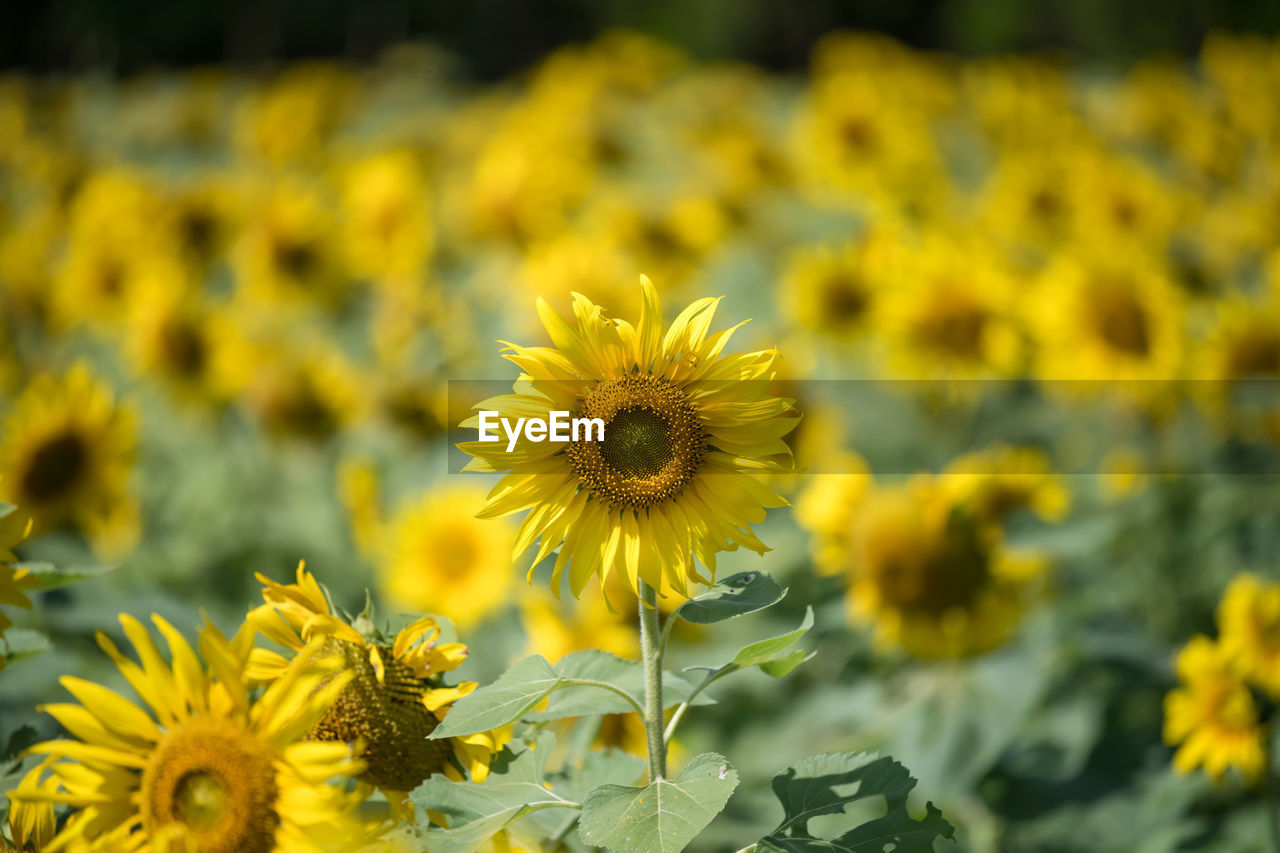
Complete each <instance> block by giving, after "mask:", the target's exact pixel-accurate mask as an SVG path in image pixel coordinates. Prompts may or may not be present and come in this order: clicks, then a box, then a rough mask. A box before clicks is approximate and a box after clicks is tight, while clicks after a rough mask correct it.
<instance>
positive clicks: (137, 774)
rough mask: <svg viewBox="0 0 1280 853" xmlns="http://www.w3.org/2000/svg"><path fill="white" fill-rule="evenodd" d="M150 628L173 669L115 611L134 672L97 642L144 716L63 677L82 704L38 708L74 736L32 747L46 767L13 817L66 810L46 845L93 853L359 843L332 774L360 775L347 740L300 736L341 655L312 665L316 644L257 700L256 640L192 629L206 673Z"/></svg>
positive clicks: (336, 688)
mask: <svg viewBox="0 0 1280 853" xmlns="http://www.w3.org/2000/svg"><path fill="white" fill-rule="evenodd" d="M152 621H153V622H154V623H155V625H156V627H157V628H158V629H159V631H160V633H161V634H162V635H163V636H164V638H165V640H166V641H167V642H168V645H169V651H170V655H171V657H172V661H173V662H172V664H170V663H166V662H165V660H164V657H163V656H162V655H161V653H160V651H159V649H158V648H157V647H156V645H155V643H154V642H153V640H152V638H151V635H150V633H149V632H148V631H147V629H146V627H145V626H144V625H143V624H142V623H141V622H138V621H137V620H135V619H133V618H132V617H130V616H127V615H121V617H120V623H121V625H122V626H123V627H124V632H125V635H126V636H127V637H128V638H129V640H130V641H131V642H132V643H133V646H134V648H135V650H136V651H137V654H138V657H139V661H140V664H139V663H135V662H134V661H132V660H130V659H129V658H127V657H125V656H124V655H122V654H121V653H120V652H119V651H118V650H117V648H116V646H115V644H114V643H112V642H111V640H110V639H108V638H107V636H106V635H105V634H103V633H102V632H99V633H98V635H97V636H98V645H99V646H101V647H102V649H103V651H105V652H106V653H107V655H108V656H110V657H111V659H112V660H113V661H114V662H115V664H116V666H117V667H118V668H119V669H120V672H121V673H122V674H123V675H124V677H125V679H126V680H127V681H128V682H129V684H130V685H131V686H132V687H133V689H134V691H135V692H136V693H137V694H138V696H139V697H141V699H142V700H143V702H144V703H145V705H146V706H147V707H146V709H144V708H141V707H139V706H138V705H135V704H134V703H132V702H130V701H128V700H127V699H125V698H124V697H122V696H120V695H119V694H117V693H115V692H113V691H111V690H108V689H107V688H105V687H101V686H99V685H97V684H94V683H92V682H89V681H84V680H82V679H79V678H73V677H70V676H65V677H63V678H62V679H61V683H62V685H63V686H64V687H65V688H66V689H67V690H68V691H70V692H71V694H72V695H73V696H75V697H76V699H78V700H79V701H80V704H62V703H60V704H54V705H45V706H43V707H42V708H41V710H43V711H45V712H46V713H48V714H50V715H51V716H52V717H54V719H56V720H57V721H58V722H59V723H60V724H61V725H62V726H64V727H65V728H66V729H67V730H68V731H69V732H71V733H72V734H73V735H74V736H75V737H76V738H77V739H75V740H54V741H47V742H45V743H40V744H37V745H36V746H34V747H32V748H31V750H30V751H31V753H32V754H34V755H37V756H45V757H46V759H47V760H46V761H45V763H43V764H41V765H39V766H37V767H36V768H35V769H33V770H32V771H30V774H29V775H28V777H27V780H26V781H25V783H24V785H22V786H19V787H18V789H16V790H14V791H11V792H10V794H9V796H10V798H11V800H12V801H13V804H14V805H13V810H14V813H15V822H17V821H24V820H27V815H29V814H31V813H33V812H34V813H35V816H36V817H39V810H40V809H42V808H46V807H47V806H46V804H49V803H61V804H64V805H69V806H71V807H72V808H73V809H74V811H73V812H72V814H71V815H70V817H68V818H67V820H66V822H65V824H64V825H63V827H62V829H61V830H60V831H59V832H58V834H57V836H56V838H54V839H53V841H52V842H51V843H52V845H53V846H54V847H58V848H60V849H62V848H67V847H69V848H70V849H79V848H78V847H77V846H76V845H77V844H81V843H84V842H88V843H89V844H91V845H93V849H95V850H96V849H103V850H137V851H155V853H159V851H166V850H171V849H184V850H185V849H198V850H201V851H208V853H254V851H261V853H270V851H314V850H328V849H337V848H339V847H341V846H346V845H343V843H342V842H344V841H354V840H355V836H356V835H357V834H358V833H359V832H360V827H359V826H358V824H356V823H355V818H354V816H353V815H352V811H353V809H354V808H355V807H356V806H357V805H358V804H359V797H358V796H357V795H355V794H352V793H348V792H347V790H346V788H345V786H343V785H341V784H331V780H341V779H343V778H344V777H350V776H353V775H355V774H357V773H359V772H360V771H361V769H362V767H363V764H362V762H361V761H360V759H359V758H358V757H357V756H356V754H355V752H354V751H353V749H352V747H351V745H350V744H348V743H332V744H317V743H311V742H307V741H304V740H302V738H303V737H304V736H305V735H306V733H307V731H308V730H309V729H310V728H311V727H312V726H313V725H314V724H315V723H316V721H317V720H319V719H320V718H321V717H322V716H323V715H324V713H325V712H326V710H327V709H328V707H329V706H330V705H332V703H333V701H334V700H335V698H336V697H337V696H338V695H339V694H340V693H341V692H342V691H343V690H344V689H345V688H346V686H347V684H348V682H349V680H350V678H351V676H350V674H348V673H345V672H341V671H340V670H339V669H338V666H339V664H338V662H337V661H336V660H333V659H332V658H327V659H320V658H319V653H320V650H319V647H320V645H321V643H319V642H317V643H315V644H312V645H311V646H309V647H307V648H306V649H305V651H304V652H303V653H301V654H299V655H298V656H297V658H295V660H294V661H293V663H291V664H289V665H288V666H287V667H286V669H285V671H283V672H281V673H280V678H279V679H278V680H277V681H276V682H275V683H274V684H272V685H271V686H270V687H268V688H267V689H266V691H265V692H264V693H262V695H261V696H259V697H257V698H256V699H255V698H254V697H253V696H252V695H251V693H250V692H249V690H248V688H247V680H246V672H247V668H248V665H249V656H250V650H251V648H252V643H253V634H252V632H250V631H248V630H242V631H240V632H239V633H238V634H237V635H236V636H235V637H233V638H231V639H230V640H228V639H227V638H226V637H225V636H223V634H222V633H221V632H219V631H218V629H216V628H214V627H213V626H212V625H209V624H206V625H205V626H204V627H203V628H202V629H201V631H200V634H199V648H200V652H201V655H202V656H203V658H204V660H205V662H206V665H207V667H208V668H207V669H206V668H205V666H202V665H201V663H200V661H199V659H198V658H197V657H196V654H195V652H194V651H193V650H192V648H191V646H189V645H188V644H187V642H186V640H184V639H183V637H182V635H181V634H180V633H179V632H178V631H177V630H175V629H174V628H173V626H172V625H170V624H169V623H168V622H166V621H165V620H163V619H161V618H160V617H159V616H153V617H152ZM46 774H52V776H51V778H52V779H54V780H56V782H55V783H53V784H50V783H49V782H48V780H47V779H44V777H45V775H46ZM41 780H43V781H41ZM28 822H30V821H28ZM348 849H350V847H348Z"/></svg>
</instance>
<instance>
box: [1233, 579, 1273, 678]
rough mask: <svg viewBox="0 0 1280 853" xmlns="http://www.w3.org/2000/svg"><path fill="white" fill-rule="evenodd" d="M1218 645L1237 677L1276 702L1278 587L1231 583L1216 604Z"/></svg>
mask: <svg viewBox="0 0 1280 853" xmlns="http://www.w3.org/2000/svg"><path fill="white" fill-rule="evenodd" d="M1218 644H1219V645H1220V646H1221V647H1222V651H1223V653H1224V654H1225V655H1227V657H1228V658H1229V659H1230V660H1231V662H1232V664H1233V665H1234V666H1235V668H1236V671H1237V672H1239V673H1240V675H1242V676H1243V677H1244V678H1246V679H1248V680H1249V681H1250V682H1252V683H1254V684H1257V685H1258V686H1260V687H1262V688H1263V689H1265V690H1266V691H1267V692H1268V693H1270V694H1271V695H1272V696H1273V697H1276V698H1280V584H1276V583H1263V582H1262V581H1261V580H1259V579H1258V577H1257V576H1255V575H1251V574H1242V575H1240V576H1238V577H1236V578H1235V579H1234V580H1232V581H1231V584H1230V585H1229V586H1228V587H1227V591H1226V592H1225V593H1223V595H1222V601H1221V602H1220V603H1219V604H1218Z"/></svg>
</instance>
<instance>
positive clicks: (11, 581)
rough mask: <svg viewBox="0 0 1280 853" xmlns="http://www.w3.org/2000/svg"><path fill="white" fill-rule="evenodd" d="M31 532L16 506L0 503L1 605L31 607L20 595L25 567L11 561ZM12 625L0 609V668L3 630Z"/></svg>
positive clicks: (25, 577) (3, 656) (25, 576)
mask: <svg viewBox="0 0 1280 853" xmlns="http://www.w3.org/2000/svg"><path fill="white" fill-rule="evenodd" d="M30 532H31V520H30V519H28V518H26V517H24V516H22V515H19V514H18V508H17V507H15V506H13V505H12V504H0V604H7V605H9V606H10V607H22V608H25V609H30V608H31V599H29V598H27V597H26V595H24V594H23V592H22V588H23V587H24V586H26V585H27V583H26V582H27V580H28V572H27V570H26V569H15V568H14V567H13V566H12V565H10V564H11V563H14V562H17V559H18V558H17V556H16V555H15V554H14V553H13V549H14V548H16V547H17V546H18V545H19V544H20V543H21V542H22V540H23V539H26V538H27V534H28V533H30ZM12 626H13V622H12V620H10V619H9V617H8V616H5V615H4V613H3V612H0V647H2V648H3V649H4V652H5V654H0V669H4V665H5V657H6V656H7V653H8V646H7V645H5V644H4V642H5V640H4V632H5V631H6V630H7V629H8V628H10V627H12Z"/></svg>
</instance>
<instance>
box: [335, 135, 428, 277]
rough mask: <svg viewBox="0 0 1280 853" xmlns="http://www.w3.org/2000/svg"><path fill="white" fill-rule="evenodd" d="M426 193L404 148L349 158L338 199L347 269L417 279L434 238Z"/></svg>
mask: <svg viewBox="0 0 1280 853" xmlns="http://www.w3.org/2000/svg"><path fill="white" fill-rule="evenodd" d="M428 198H429V196H428V193H427V186H426V177H425V175H424V174H423V167H422V164H421V163H420V162H419V158H418V157H417V156H416V155H415V154H414V153H413V152H412V151H410V150H408V149H391V150H387V151H381V152H378V153H375V154H370V155H368V156H365V157H362V158H361V159H359V160H357V161H356V162H354V163H352V164H351V165H350V167H349V168H348V169H347V172H346V176H345V182H344V185H343V199H342V200H343V212H344V214H345V228H344V230H343V236H344V237H345V240H346V246H347V255H348V263H349V265H350V267H351V269H352V270H353V271H355V272H356V273H357V274H359V275H362V276H365V277H367V278H371V279H381V278H392V279H401V278H407V277H411V278H414V281H415V283H416V276H417V274H418V273H419V271H420V270H421V269H422V266H423V264H425V263H426V261H427V258H428V257H429V256H430V253H431V249H432V243H433V239H434V237H433V233H432V226H431V213H430V209H429V206H428V205H429V202H428Z"/></svg>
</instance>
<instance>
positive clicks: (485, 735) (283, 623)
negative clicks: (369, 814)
mask: <svg viewBox="0 0 1280 853" xmlns="http://www.w3.org/2000/svg"><path fill="white" fill-rule="evenodd" d="M257 578H258V580H259V581H260V582H261V583H262V584H263V586H264V588H263V591H262V597H263V599H264V600H265V601H266V603H265V604H263V605H261V606H260V607H257V608H255V609H254V610H253V611H251V612H250V613H249V616H248V622H249V624H251V625H253V626H254V627H255V628H256V629H257V630H258V631H259V632H261V633H262V635H263V636H264V637H267V638H268V639H270V640H272V641H274V642H276V643H279V644H280V645H281V646H284V647H285V648H288V649H292V650H295V651H298V650H302V649H304V648H306V647H307V645H308V644H309V643H310V642H312V641H315V640H319V641H320V642H321V644H322V648H323V649H324V651H325V652H326V653H328V654H331V655H335V656H337V657H339V658H340V659H341V660H342V661H343V666H344V668H345V669H346V670H347V671H349V672H351V673H352V674H353V676H354V677H353V678H352V679H351V682H350V683H349V684H348V685H347V686H346V688H345V689H344V690H342V691H341V692H340V693H339V695H338V697H337V700H336V702H334V703H333V705H332V707H331V708H329V709H328V711H327V712H326V713H325V714H323V715H322V716H320V717H319V718H317V719H316V720H315V721H314V722H313V724H312V726H311V729H310V737H311V738H312V739H313V740H317V741H332V742H336V743H350V742H353V741H356V740H359V741H361V742H362V743H364V745H365V750H364V753H363V758H364V761H365V767H364V769H363V772H361V773H360V775H359V777H358V778H359V779H360V780H361V781H362V782H366V783H368V784H370V785H373V786H375V787H377V788H380V789H382V790H383V791H385V792H387V793H388V794H389V795H394V794H403V793H404V792H407V791H412V790H413V789H414V788H416V787H417V786H418V785H419V784H420V783H421V782H422V781H423V780H424V779H426V778H427V777H429V776H431V775H432V774H433V773H444V774H445V775H447V776H448V777H450V778H452V779H461V778H463V771H466V773H468V774H469V775H470V777H471V778H472V779H473V780H475V781H477V782H479V781H482V780H483V779H484V778H485V777H487V776H488V774H489V764H490V762H491V761H492V759H493V756H494V755H495V754H496V753H497V752H498V750H499V749H500V748H501V747H502V744H503V743H504V742H505V733H503V732H482V733H480V734H475V735H466V736H464V737H455V738H448V739H444V740H428V739H427V736H428V735H430V734H431V732H432V731H434V730H435V728H436V726H438V725H439V724H440V721H441V720H442V719H444V716H445V715H446V714H447V713H448V711H449V708H450V707H451V706H452V704H453V702H454V701H455V700H457V699H459V698H461V697H462V696H465V695H467V694H468V693H470V692H471V691H472V690H474V689H475V688H476V686H477V685H476V683H475V682H474V681H468V682H463V683H462V684H458V685H456V686H453V687H448V686H445V684H444V683H443V678H442V676H443V675H444V673H446V672H449V671H450V670H453V669H456V668H457V667H458V665H459V664H461V663H462V661H463V660H465V659H466V656H467V647H466V646H465V645H463V644H462V643H440V642H438V639H439V637H440V626H439V624H438V623H437V622H436V620H434V619H432V618H430V617H423V618H421V619H418V620H417V621H415V622H413V623H412V624H410V625H408V626H406V627H405V628H403V629H402V630H401V631H400V632H399V633H397V634H396V636H395V638H394V639H390V638H385V637H383V635H382V634H381V632H379V631H377V630H376V629H375V628H373V627H372V624H371V620H370V619H369V618H368V617H367V616H366V617H364V618H360V619H357V620H355V623H356V624H355V625H353V624H352V623H351V622H348V621H347V620H345V619H343V618H341V617H340V616H339V615H338V613H337V612H336V611H335V610H334V608H333V607H332V606H331V605H330V603H329V599H328V597H327V595H326V593H325V591H324V589H323V588H322V587H321V586H320V584H319V583H317V582H316V580H315V578H314V577H313V576H312V575H311V573H310V572H308V571H307V570H306V567H305V566H304V565H301V564H300V565H299V566H298V571H297V582H296V583H292V584H278V583H276V582H274V581H272V580H271V579H270V578H267V577H264V576H263V575H257ZM356 625H359V627H360V630H357V627H356ZM291 665H292V664H291V663H290V662H289V659H287V658H285V657H283V656H282V655H279V654H277V653H275V652H271V651H268V650H266V649H257V650H255V651H254V653H253V660H252V662H251V664H250V674H251V675H252V676H253V677H254V678H255V679H256V680H259V681H264V682H272V681H274V680H277V679H279V678H282V677H286V676H287V673H288V671H289V667H290V666H291Z"/></svg>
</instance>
